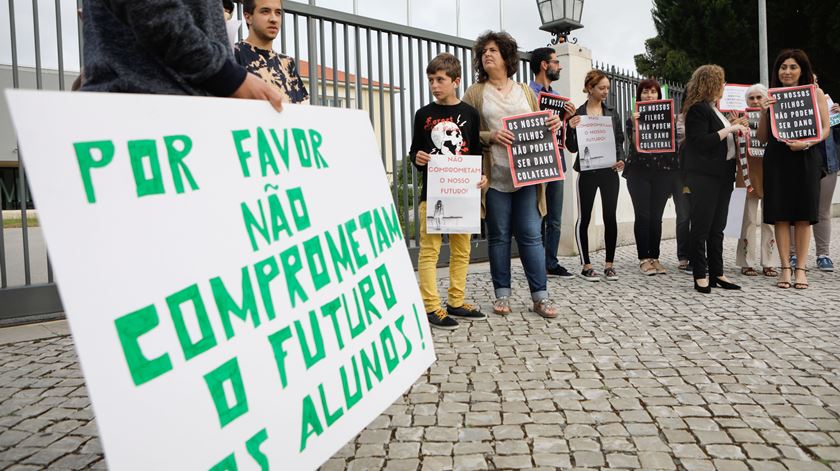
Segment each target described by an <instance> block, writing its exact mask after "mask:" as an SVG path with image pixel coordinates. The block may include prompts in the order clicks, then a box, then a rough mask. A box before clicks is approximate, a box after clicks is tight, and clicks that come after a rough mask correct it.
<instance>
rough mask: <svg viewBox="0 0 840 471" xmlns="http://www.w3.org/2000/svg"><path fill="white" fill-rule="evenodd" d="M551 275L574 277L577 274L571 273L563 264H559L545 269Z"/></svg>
mask: <svg viewBox="0 0 840 471" xmlns="http://www.w3.org/2000/svg"><path fill="white" fill-rule="evenodd" d="M545 272H546V273H548V274H549V275H554V276H559V277H560V278H574V277H575V275H574V274H572V273H570V272H569V270H566V268H564V267H563V265H557V266H556V267H554V268H549V269H547V270H546V271H545Z"/></svg>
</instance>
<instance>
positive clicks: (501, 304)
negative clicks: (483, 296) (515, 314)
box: [493, 296, 510, 316]
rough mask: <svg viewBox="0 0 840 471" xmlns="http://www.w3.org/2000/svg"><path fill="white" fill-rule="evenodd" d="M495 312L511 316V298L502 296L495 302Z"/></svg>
mask: <svg viewBox="0 0 840 471" xmlns="http://www.w3.org/2000/svg"><path fill="white" fill-rule="evenodd" d="M493 312H494V313H496V314H499V315H502V316H506V315H508V314H510V298H508V297H507V296H500V297H498V298H496V300H495V301H493Z"/></svg>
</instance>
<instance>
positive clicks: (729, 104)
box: [718, 83, 750, 112]
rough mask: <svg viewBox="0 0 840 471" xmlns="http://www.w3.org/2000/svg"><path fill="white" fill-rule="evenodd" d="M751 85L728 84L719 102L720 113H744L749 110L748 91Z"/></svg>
mask: <svg viewBox="0 0 840 471" xmlns="http://www.w3.org/2000/svg"><path fill="white" fill-rule="evenodd" d="M748 88H750V86H749V85H740V84H737V83H728V84H726V85H725V86H724V87H723V97H721V99H720V101H719V102H718V109H719V110H720V111H723V112H726V111H744V110H745V109H747V95H746V94H747V89H748Z"/></svg>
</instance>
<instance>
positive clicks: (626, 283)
mask: <svg viewBox="0 0 840 471" xmlns="http://www.w3.org/2000/svg"><path fill="white" fill-rule="evenodd" d="M834 222H835V231H834V234H835V237H834V242H835V247H840V227H838V226H840V224H838V222H840V220H835V221H834ZM674 247H675V244H674V242H673V241H668V242H665V243H663V254H668V256H666V257H663V261H664V263H666V265H667V266H668V267H669V268H670V273H669V274H668V275H665V276H661V275H660V276H656V277H643V276H642V275H641V274H639V273H638V270H637V268H636V267H637V264H636V260H635V253H634V248H633V247H623V248H620V249H619V251H618V259H617V268H618V270H619V274H620V275H621V279H620V280H619V281H617V282H611V283H608V282H605V281H602V282H600V283H588V282H586V281H583V280H581V279H574V280H557V279H556V278H555V279H551V281H550V291H551V293H552V295H553V297H554V299H555V300H557V302H558V303H559V304H560V306H561V308H562V314H561V316H560V317H558V318H557V319H554V320H544V319H542V318H540V317H538V316H537V315H535V314H533V313H530V312H527V305H528V295H527V287H526V283H525V280H524V275H523V273H522V269H521V266H519V263H518V261H516V260H515V261H514V262H513V266H514V279H515V280H516V284H515V286H514V299H513V308H514V313H513V314H512V315H510V316H507V317H500V316H493V315H491V317H490V318H489V319H488V320H487V321H479V322H473V323H463V324H462V326H461V327H460V328H459V329H458V330H456V331H452V332H442V331H438V330H436V331H434V336H435V347H436V349H437V354H438V361H437V363H435V364H434V365H433V367H432V368H431V370H430V371H428V372H427V374H425V375H424V376H423V377H421V378H420V379H419V380H418V381H417V383H416V384H415V385H414V386H413V387H412V388H411V389H410V390H409V391H408V392H407V393H406V395H405V396H404V397H403V398H402V399H401V400H399V401H398V402H397V403H395V404H393V405H392V406H391V407H389V408H388V410H387V411H386V412H385V413H384V414H383V415H382V416H380V417H379V418H378V419H376V420H375V421H374V422H373V423H371V424H370V426H369V427H368V428H367V429H365V430H364V431H363V432H362V433H361V434H359V435H358V436H357V437H356V438H355V440H354V441H352V442H350V443H348V444H347V445H346V446H344V447H343V448H342V449H341V450H340V451H339V452H338V453H337V454H336V455H335V456H334V457H333V458H332V459H331V460H329V461H328V462H327V463H326V464H325V465H324V469H326V470H342V469H347V470H363V469H382V468H384V469H388V470H419V469H422V470H445V469H457V470H470V469H526V468H547V469H551V468H564V469H565V468H601V469H627V468H643V469H650V470H687V471H694V470H712V469H719V470H733V471H738V470H748V469H752V470H759V471H765V470H768V471H773V470H784V469H788V470H840V309H838V308H840V281H838V278H840V274H829V273H820V272H818V271H816V270H812V271H810V272H809V277H810V282H811V288H810V289H808V290H805V291H795V290H793V289H789V290H780V289H777V288H775V287H774V286H773V284H774V283H773V280H771V279H769V278H764V277H761V276H759V277H756V278H747V277H744V276H741V275H737V274H735V270H736V269H735V268H734V267H733V266H732V265H733V263H732V261H733V260H734V258H735V257H734V242H733V241H730V240H727V242H726V249H727V252H726V260H727V269H728V270H729V272H730V273H731V274H732V275H731V277H732V278H733V279H734V280H735V281H737V282H739V283H742V284H743V286H744V290H743V292H724V291H721V290H715V291H714V292H713V294H711V295H702V294H699V293H695V292H694V291H693V290H692V289H691V279H690V277H689V276H687V275H685V274H681V273H676V272H675V270H674V269H673V266H674V265H675V263H676V260H675V259H674V257H673V256H672V255H671V254H673V253H674V251H675V249H674ZM602 257H603V253H599V254H596V255H595V257H594V260H593V261H595V263H596V264H597V263H600V261H601V260H602ZM838 258H840V257H838ZM563 262H564V264H565V265H566V266H567V267H569V268H570V269H571V268H572V267H577V265H578V264H577V262H576V261H574V259H572V258H567V259H564V260H563ZM809 264H810V265H813V264H814V259H813V257H810V259H809ZM471 273H472V274H471V275H470V278H469V282H468V291H469V297H470V298H471V299H473V300H475V301H476V302H479V303H481V305H482V307H484V309H485V310H489V309H490V302H491V300H492V288H491V284H490V278H489V273H487V270H486V268H484V269H483V268H482V267H481V266H477V267H475V269H474V270H471ZM445 283H446V280H441V285H442V286H443V285H445ZM0 365H2V366H0V468H7V467H8V468H9V469H18V470H28V469H42V468H49V469H85V468H92V469H100V468H104V467H105V464H104V461H103V459H102V451H101V448H100V446H99V440H98V438H97V431H96V426H95V421H94V419H93V414H92V411H91V408H90V404H89V401H88V397H87V393H86V391H85V386H84V381H83V379H82V376H81V372H80V370H79V366H78V363H77V361H76V357H75V353H74V350H73V343H72V340H71V339H70V338H69V337H56V338H52V339H47V340H40V341H31V342H21V343H16V344H12V345H5V346H2V347H0Z"/></svg>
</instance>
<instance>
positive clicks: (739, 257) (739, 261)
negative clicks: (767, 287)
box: [735, 83, 779, 276]
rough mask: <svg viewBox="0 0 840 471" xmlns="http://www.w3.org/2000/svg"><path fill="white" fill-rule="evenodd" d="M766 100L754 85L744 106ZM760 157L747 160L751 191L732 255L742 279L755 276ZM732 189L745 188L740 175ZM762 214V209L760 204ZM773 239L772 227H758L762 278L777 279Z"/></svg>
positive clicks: (762, 89)
mask: <svg viewBox="0 0 840 471" xmlns="http://www.w3.org/2000/svg"><path fill="white" fill-rule="evenodd" d="M765 98H767V87H765V86H764V85H762V84H760V83H757V84H755V85H752V86H751V87H750V88H748V89H747V92H746V99H747V106H749V107H750V108H759V107H761V100H762V99H765ZM761 159H762V156H761V155H753V152H752V149H751V152H750V154H749V155H748V156H747V167H748V175H749V177H750V184H751V185H752V188H753V191H752V192H749V193H747V201H746V204H745V205H744V218H743V221H742V223H741V237H740V238H739V239H738V247H737V249H736V251H735V253H736V256H735V263H736V265H738V266H739V267H741V274H742V275H746V276H758V272H757V271H756V270H755V268H753V267H755V266H756V264H755V263H756V260H755V253H756V246H755V226H756V225H757V224H759V223H760V222H761V221H760V220H759V218H758V202H759V201H762V199H761V198H762V196H763V195H764V185H763V180H764V171H763V163H762V161H761ZM735 186H736V187H738V188H744V187H746V182H745V181H744V177H743V175H742V174H741V172H738V174H737V176H736V178H735ZM761 210H762V212H763V211H764V205H763V203H762V209H761ZM775 246H776V239H775V237H774V236H773V226H771V225H769V224H761V260H760V263H761V272H762V274H763V275H764V276H779V272H777V271H776V270H775V269H774V268H773V267H774V266H776V260H777V257H776V255H775V254H774V251H775Z"/></svg>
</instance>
